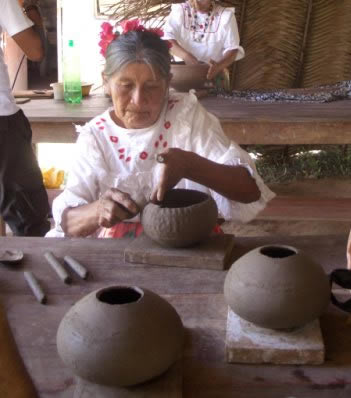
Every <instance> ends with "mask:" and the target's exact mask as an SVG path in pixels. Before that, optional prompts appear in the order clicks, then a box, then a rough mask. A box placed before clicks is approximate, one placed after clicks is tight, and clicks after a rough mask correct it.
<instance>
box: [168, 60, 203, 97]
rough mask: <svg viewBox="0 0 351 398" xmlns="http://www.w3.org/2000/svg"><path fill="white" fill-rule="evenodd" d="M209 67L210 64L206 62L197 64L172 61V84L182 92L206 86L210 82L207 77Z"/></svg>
mask: <svg viewBox="0 0 351 398" xmlns="http://www.w3.org/2000/svg"><path fill="white" fill-rule="evenodd" d="M208 68H209V66H208V65H207V64H205V63H203V64H195V65H185V64H182V63H174V64H173V63H172V64H171V73H172V79H171V81H170V86H171V87H172V88H174V89H175V90H177V91H180V92H188V91H189V90H190V89H202V88H205V83H206V82H208V80H207V78H206V76H207V72H208Z"/></svg>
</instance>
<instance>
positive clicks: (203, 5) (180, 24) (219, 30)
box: [164, 0, 245, 80]
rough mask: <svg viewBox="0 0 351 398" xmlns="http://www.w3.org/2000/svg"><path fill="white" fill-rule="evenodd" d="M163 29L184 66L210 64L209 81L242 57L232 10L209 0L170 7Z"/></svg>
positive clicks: (174, 53) (190, 0)
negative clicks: (200, 63)
mask: <svg viewBox="0 0 351 398" xmlns="http://www.w3.org/2000/svg"><path fill="white" fill-rule="evenodd" d="M164 30H165V36H164V38H165V39H167V40H169V41H170V42H171V44H172V48H171V52H172V54H173V55H175V56H177V57H179V58H181V59H182V60H184V61H185V63H186V64H197V63H199V62H206V63H208V64H209V65H210V68H209V70H208V74H207V78H208V79H209V80H211V79H213V78H214V77H216V76H217V75H218V74H219V73H220V72H222V71H223V70H224V69H225V68H226V67H228V66H229V65H231V64H232V63H233V62H234V61H238V60H239V59H241V58H243V57H244V54H245V53H244V49H243V48H242V47H241V46H240V45H239V32H238V26H237V23H236V19H235V15H234V8H224V7H222V6H220V5H218V4H215V2H214V1H213V0H188V1H187V2H185V3H181V4H173V5H172V11H171V13H170V14H169V16H168V18H167V21H166V24H165V28H164Z"/></svg>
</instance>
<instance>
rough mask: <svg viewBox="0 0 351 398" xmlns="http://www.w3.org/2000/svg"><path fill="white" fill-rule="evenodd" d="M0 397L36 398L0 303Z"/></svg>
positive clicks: (36, 395)
mask: <svg viewBox="0 0 351 398" xmlns="http://www.w3.org/2000/svg"><path fill="white" fill-rule="evenodd" d="M0 374H1V383H0V397H3V398H5V397H8V398H10V397H11V398H38V394H37V393H36V391H35V389H34V386H33V383H32V380H31V379H30V377H29V375H28V373H27V370H26V368H25V366H24V364H23V361H22V358H21V357H20V354H19V352H18V350H17V347H16V343H15V340H14V338H13V336H12V333H11V330H10V326H9V324H8V321H7V317H6V314H5V311H4V309H3V307H2V305H1V303H0Z"/></svg>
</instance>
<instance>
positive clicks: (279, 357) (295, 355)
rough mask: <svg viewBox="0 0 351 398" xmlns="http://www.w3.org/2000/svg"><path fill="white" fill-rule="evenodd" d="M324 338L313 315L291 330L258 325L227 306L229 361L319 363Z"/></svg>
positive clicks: (290, 363)
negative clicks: (312, 318) (309, 320)
mask: <svg viewBox="0 0 351 398" xmlns="http://www.w3.org/2000/svg"><path fill="white" fill-rule="evenodd" d="M324 354H325V348H324V342H323V337H322V333H321V328H320V325H319V320H318V319H316V320H314V321H312V322H310V323H309V324H307V325H305V326H303V327H301V328H298V329H295V330H291V331H283V330H273V329H267V328H262V327H259V326H256V325H254V324H252V323H251V322H247V321H245V320H244V319H242V318H240V317H239V316H238V315H236V314H235V313H234V312H233V311H232V310H231V309H230V308H228V317H227V333H226V358H227V362H229V363H273V364H276V365H308V364H310V365H321V364H322V363H323V362H324Z"/></svg>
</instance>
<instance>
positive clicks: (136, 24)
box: [98, 18, 172, 57]
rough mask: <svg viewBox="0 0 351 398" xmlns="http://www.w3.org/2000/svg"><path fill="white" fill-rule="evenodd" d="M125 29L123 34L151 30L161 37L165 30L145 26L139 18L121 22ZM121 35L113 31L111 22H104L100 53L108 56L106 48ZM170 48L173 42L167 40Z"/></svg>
mask: <svg viewBox="0 0 351 398" xmlns="http://www.w3.org/2000/svg"><path fill="white" fill-rule="evenodd" d="M120 25H121V27H122V29H123V31H122V33H121V34H122V35H124V34H126V33H128V32H131V31H136V32H151V33H155V34H156V35H158V36H159V37H162V36H163V30H162V29H160V28H149V29H148V28H145V26H143V25H142V24H141V23H140V20H139V19H138V18H136V19H131V20H126V21H122V22H121V23H120ZM119 36H120V33H118V32H113V26H112V25H111V24H110V23H109V22H104V23H102V24H101V32H100V41H99V43H98V44H99V46H100V54H102V55H103V56H104V57H105V56H106V55H105V54H106V50H107V47H108V46H109V44H110V43H111V41H113V40H115V39H117V38H118V37H119ZM165 42H166V44H167V46H168V48H171V47H172V44H171V43H170V42H169V41H168V40H165Z"/></svg>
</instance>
